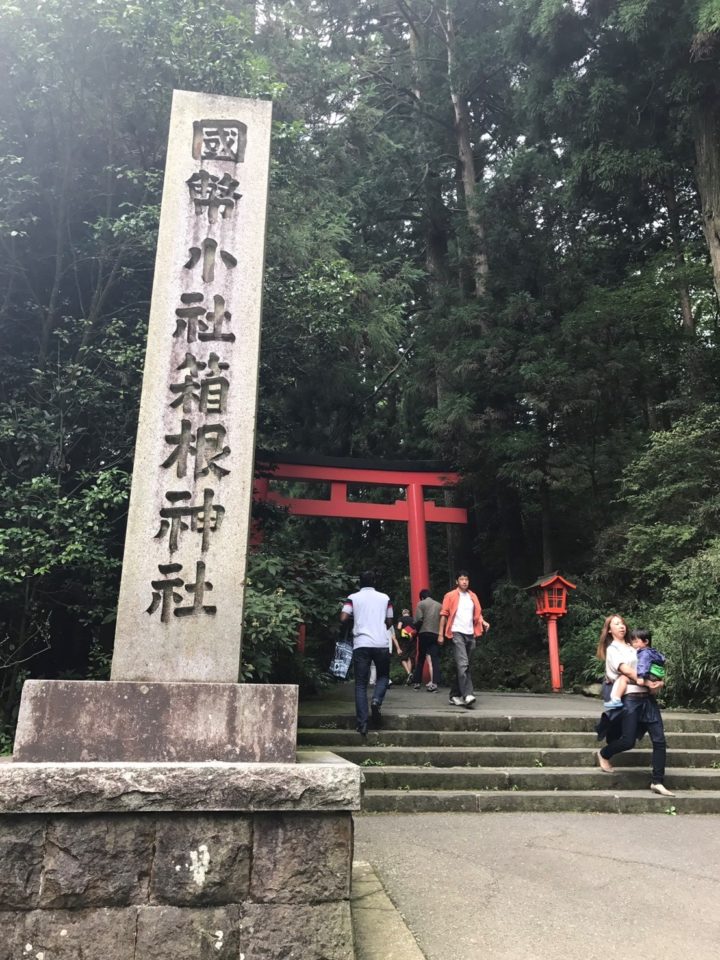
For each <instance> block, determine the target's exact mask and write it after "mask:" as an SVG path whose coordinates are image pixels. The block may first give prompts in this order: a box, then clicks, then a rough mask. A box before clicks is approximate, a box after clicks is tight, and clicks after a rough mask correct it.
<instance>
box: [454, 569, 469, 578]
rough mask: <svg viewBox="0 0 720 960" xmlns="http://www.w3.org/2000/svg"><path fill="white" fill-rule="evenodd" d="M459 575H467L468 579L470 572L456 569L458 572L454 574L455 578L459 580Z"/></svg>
mask: <svg viewBox="0 0 720 960" xmlns="http://www.w3.org/2000/svg"><path fill="white" fill-rule="evenodd" d="M460 577H467V578H468V580H469V579H470V574H469V573H468V572H467V570H458V572H457V573H456V574H455V579H456V580H459V579H460Z"/></svg>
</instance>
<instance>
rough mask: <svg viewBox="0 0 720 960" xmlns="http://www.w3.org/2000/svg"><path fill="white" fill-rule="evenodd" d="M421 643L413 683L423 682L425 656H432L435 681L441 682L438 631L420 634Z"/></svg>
mask: <svg viewBox="0 0 720 960" xmlns="http://www.w3.org/2000/svg"><path fill="white" fill-rule="evenodd" d="M418 641H419V643H420V652H419V654H418V658H417V663H416V664H415V673H414V674H413V683H422V675H423V668H424V666H425V657H428V656H429V657H430V662H431V663H432V673H433V675H432V678H433V683H439V682H440V656H439V654H440V647H439V646H438V635H437V634H436V633H420V634H419V635H418Z"/></svg>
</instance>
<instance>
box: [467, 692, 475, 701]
mask: <svg viewBox="0 0 720 960" xmlns="http://www.w3.org/2000/svg"><path fill="white" fill-rule="evenodd" d="M465 703H475V697H474V696H473V695H472V694H471V693H469V694H468V695H467V696H466V697H465Z"/></svg>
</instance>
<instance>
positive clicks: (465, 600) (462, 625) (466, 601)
mask: <svg viewBox="0 0 720 960" xmlns="http://www.w3.org/2000/svg"><path fill="white" fill-rule="evenodd" d="M458 592H459V594H460V596H459V597H458V605H457V612H456V614H455V619H454V620H453V622H452V631H453V633H464V634H468V635H469V636H471V637H472V636H473V634H474V632H475V631H474V630H473V613H474V612H475V607H474V606H473V602H472V597H471V596H470V594H469V593H468V592H467V590H465V591H462V590H460V591H458Z"/></svg>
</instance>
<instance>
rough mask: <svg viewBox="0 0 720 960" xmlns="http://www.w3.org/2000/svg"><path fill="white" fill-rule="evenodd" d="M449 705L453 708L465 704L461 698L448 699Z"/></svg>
mask: <svg viewBox="0 0 720 960" xmlns="http://www.w3.org/2000/svg"><path fill="white" fill-rule="evenodd" d="M449 703H450V704H451V705H452V706H453V707H462V705H463V704H464V703H465V701H464V700H463V698H462V697H450V700H449Z"/></svg>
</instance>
